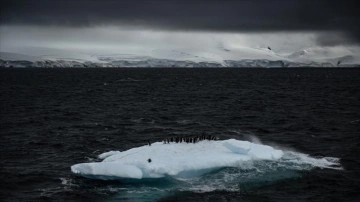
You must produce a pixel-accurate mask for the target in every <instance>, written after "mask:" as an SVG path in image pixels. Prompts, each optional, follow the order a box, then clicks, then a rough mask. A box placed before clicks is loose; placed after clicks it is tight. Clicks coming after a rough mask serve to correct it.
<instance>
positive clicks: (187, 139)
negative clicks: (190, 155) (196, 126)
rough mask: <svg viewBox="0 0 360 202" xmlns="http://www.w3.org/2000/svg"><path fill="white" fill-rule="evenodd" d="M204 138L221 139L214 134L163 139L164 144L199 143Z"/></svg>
mask: <svg viewBox="0 0 360 202" xmlns="http://www.w3.org/2000/svg"><path fill="white" fill-rule="evenodd" d="M203 140H219V138H218V137H215V136H212V135H201V136H195V137H171V138H166V139H164V140H163V143H164V144H170V143H172V142H174V143H183V142H184V143H194V144H195V143H198V142H200V141H203Z"/></svg>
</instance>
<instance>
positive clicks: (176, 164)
mask: <svg viewBox="0 0 360 202" xmlns="http://www.w3.org/2000/svg"><path fill="white" fill-rule="evenodd" d="M99 158H100V159H103V161H102V162H93V163H81V164H76V165H73V166H71V171H72V172H73V173H75V174H77V175H81V176H84V177H88V178H94V179H103V180H111V179H121V178H131V179H143V178H162V177H167V176H170V177H174V178H178V179H179V178H191V177H197V176H201V175H203V174H205V173H208V172H211V171H214V170H217V169H220V168H231V167H234V168H238V167H242V166H244V165H247V164H248V163H249V162H250V163H253V162H264V161H265V162H269V163H270V162H276V163H278V164H279V165H280V164H281V163H286V164H295V165H307V166H311V167H320V168H331V169H341V167H340V164H339V159H336V158H329V157H325V158H312V157H309V156H308V155H306V154H301V153H296V152H290V151H282V150H278V149H275V148H273V147H270V146H266V145H261V144H255V143H251V142H248V141H240V140H235V139H229V140H223V141H209V140H204V141H200V142H198V143H185V142H183V143H170V144H164V143H162V142H156V143H153V144H152V145H151V146H149V145H146V146H142V147H137V148H133V149H130V150H127V151H123V152H120V151H111V152H106V153H103V154H101V155H99ZM292 167H293V166H292ZM295 167H296V166H295Z"/></svg>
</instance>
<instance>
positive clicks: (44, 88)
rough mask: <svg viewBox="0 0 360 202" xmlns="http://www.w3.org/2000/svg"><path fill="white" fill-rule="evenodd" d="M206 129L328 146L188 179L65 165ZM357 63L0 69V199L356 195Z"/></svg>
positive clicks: (277, 142)
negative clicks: (330, 164)
mask: <svg viewBox="0 0 360 202" xmlns="http://www.w3.org/2000/svg"><path fill="white" fill-rule="evenodd" d="M200 133H206V134H209V135H214V136H218V137H219V138H220V139H229V138H235V139H239V140H249V141H255V142H260V141H261V142H262V143H263V144H267V145H273V146H274V147H278V148H284V149H286V150H291V151H298V152H301V153H305V154H309V155H310V156H313V157H336V158H339V159H340V163H341V165H342V169H321V168H316V167H314V168H311V167H306V166H305V167H296V166H288V165H287V166H281V165H280V164H276V163H273V162H272V163H271V162H268V163H266V162H265V163H264V162H262V163H258V162H252V163H249V165H247V166H242V167H241V168H224V169H221V170H217V171H215V172H212V173H208V174H206V175H205V176H201V177H197V178H194V179H187V180H178V179H173V178H171V177H167V178H162V179H146V180H118V181H101V180H92V179H86V178H82V177H79V176H75V175H74V174H72V173H71V171H70V166H71V165H73V164H77V163H82V162H94V161H98V159H97V155H99V154H101V153H104V152H107V151H112V150H120V151H124V150H128V149H130V148H133V147H138V146H142V145H145V144H147V142H148V141H151V142H157V141H161V140H162V139H164V138H166V137H176V136H191V135H199V134H200ZM359 155H360V69H333V68H331V69H317V68H315V69H313V68H303V69H171V68H167V69H141V68H139V69H126V68H125V69H122V68H121V69H120V68H119V69H0V179H1V183H0V199H1V200H3V201H16V200H60V201H66V200H72V201H77V200H99V201H118V200H126V201H284V202H285V201H286V202H288V201H358V200H359V199H360V193H359V191H360V157H359Z"/></svg>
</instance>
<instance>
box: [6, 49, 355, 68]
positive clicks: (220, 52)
mask: <svg viewBox="0 0 360 202" xmlns="http://www.w3.org/2000/svg"><path fill="white" fill-rule="evenodd" d="M20 61H21V62H20ZM0 66H2V67H10V66H13V67H18V66H21V67H25V66H29V67H303V66H304V67H309V66H314V67H322V66H325V67H337V66H339V67H342V66H349V67H357V66H360V50H357V49H354V50H352V49H350V48H345V47H312V48H308V49H304V50H301V51H296V52H294V53H291V54H284V53H283V54H279V53H276V52H274V51H273V50H270V49H268V48H251V47H231V48H224V47H216V48H209V49H205V48H203V49H201V48H199V49H155V50H151V51H139V52H137V53H136V54H135V53H122V54H108V55H101V54H92V55H89V54H84V53H75V52H69V53H67V52H64V51H63V52H58V54H57V55H42V56H38V57H34V56H26V55H22V54H16V53H4V52H0Z"/></svg>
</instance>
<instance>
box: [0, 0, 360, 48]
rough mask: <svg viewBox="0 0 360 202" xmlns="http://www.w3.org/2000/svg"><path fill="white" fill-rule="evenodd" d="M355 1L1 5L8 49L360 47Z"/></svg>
mask: <svg viewBox="0 0 360 202" xmlns="http://www.w3.org/2000/svg"><path fill="white" fill-rule="evenodd" d="M356 3H357V1H355V0H118V1H116V0H31V1H30V0H1V1H0V50H1V51H19V50H20V51H21V49H24V50H25V49H26V48H27V49H29V48H36V47H37V48H63V49H96V50H98V51H100V50H104V51H109V52H111V51H115V52H116V51H120V50H125V51H126V50H127V49H128V50H130V49H133V50H137V49H146V48H162V47H166V46H167V47H174V48H177V47H180V48H193V46H205V47H206V46H207V45H208V46H217V45H219V44H220V45H222V46H227V45H229V44H230V45H231V44H239V45H244V46H267V45H271V46H274V47H275V49H277V50H278V51H292V50H293V51H296V50H298V49H301V48H304V47H308V46H349V45H351V46H354V45H355V46H358V44H359V43H360V28H359V27H360V26H359V25H360V15H359V12H358V6H357V4H356Z"/></svg>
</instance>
